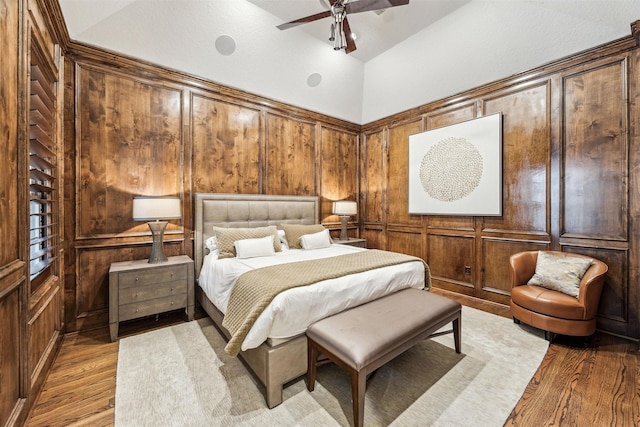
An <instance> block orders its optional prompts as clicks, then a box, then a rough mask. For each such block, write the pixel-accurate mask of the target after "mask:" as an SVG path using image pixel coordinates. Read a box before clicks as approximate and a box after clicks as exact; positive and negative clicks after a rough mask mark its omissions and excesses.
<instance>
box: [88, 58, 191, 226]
mask: <svg viewBox="0 0 640 427" xmlns="http://www.w3.org/2000/svg"><path fill="white" fill-rule="evenodd" d="M76 74H77V79H78V82H79V83H78V92H77V97H78V103H79V107H80V108H79V109H78V111H79V115H78V121H77V123H76V125H77V128H78V130H79V134H78V135H77V137H78V148H77V156H78V159H79V169H78V171H77V173H78V176H77V178H76V187H77V191H76V192H77V203H78V207H79V209H78V211H77V212H76V214H77V215H76V222H77V224H78V226H77V238H93V237H98V236H103V237H107V236H113V235H115V234H118V233H123V232H127V231H128V230H131V229H134V228H138V229H139V231H144V230H145V228H146V225H144V224H143V225H141V224H140V223H136V222H134V221H133V220H132V218H131V212H132V206H133V197H134V196H168V195H172V196H175V195H178V196H179V195H180V194H181V192H182V151H183V150H182V133H181V132H182V115H181V92H180V91H179V90H177V89H171V88H166V87H162V86H160V85H158V84H153V83H147V82H145V81H142V80H139V79H135V78H132V77H130V76H121V75H118V74H112V73H108V72H105V71H104V70H98V69H95V68H93V67H91V66H88V65H84V64H81V65H79V67H78V69H77V71H76Z"/></svg>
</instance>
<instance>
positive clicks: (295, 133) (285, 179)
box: [266, 114, 317, 196]
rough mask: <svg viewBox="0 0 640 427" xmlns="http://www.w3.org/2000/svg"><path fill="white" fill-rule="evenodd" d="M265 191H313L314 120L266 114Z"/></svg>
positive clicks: (295, 193)
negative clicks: (308, 120)
mask: <svg viewBox="0 0 640 427" xmlns="http://www.w3.org/2000/svg"><path fill="white" fill-rule="evenodd" d="M266 128H267V129H266V133H267V162H266V170H267V176H266V179H267V191H266V193H267V194H284V195H291V196H313V195H315V194H316V173H317V170H316V168H317V165H316V134H315V132H316V127H315V124H314V123H310V122H307V121H301V120H296V119H291V118H289V117H284V116H280V115H275V114H267V126H266Z"/></svg>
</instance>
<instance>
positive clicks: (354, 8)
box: [277, 0, 409, 53]
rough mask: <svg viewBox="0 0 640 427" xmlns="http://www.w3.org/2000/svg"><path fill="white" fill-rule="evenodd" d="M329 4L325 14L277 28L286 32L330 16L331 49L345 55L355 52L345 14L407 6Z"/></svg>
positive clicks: (380, 0)
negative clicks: (343, 52)
mask: <svg viewBox="0 0 640 427" xmlns="http://www.w3.org/2000/svg"><path fill="white" fill-rule="evenodd" d="M329 3H330V4H331V8H330V9H329V10H327V11H325V12H320V13H316V14H315V15H309V16H305V17H304V18H300V19H296V20H295V21H291V22H286V23H284V24H280V25H278V27H277V28H279V29H281V30H286V29H288V28H291V27H295V26H297V25H301V24H306V23H307V22H313V21H317V20H318V19H323V18H328V17H329V16H331V17H333V22H332V23H331V33H330V36H329V41H332V42H333V49H334V50H344V51H345V53H350V52H353V51H354V50H356V43H355V41H354V40H353V37H352V35H351V34H352V33H351V27H350V26H349V21H348V20H347V14H351V13H360V12H368V11H371V10H381V9H387V8H390V7H395V6H402V5H405V4H409V0H354V1H350V0H329Z"/></svg>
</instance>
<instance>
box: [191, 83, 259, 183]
mask: <svg viewBox="0 0 640 427" xmlns="http://www.w3.org/2000/svg"><path fill="white" fill-rule="evenodd" d="M191 131H192V144H193V159H192V164H193V178H192V179H193V183H192V185H193V192H194V193H199V192H201V193H239V194H242V193H247V194H256V193H260V189H261V184H262V183H261V181H260V170H261V167H262V161H261V159H262V150H263V144H262V142H261V138H260V136H261V135H260V111H259V110H257V109H255V108H249V107H246V106H243V105H238V104H234V103H231V102H228V101H222V100H217V99H212V98H208V97H206V96H203V95H193V96H192V98H191Z"/></svg>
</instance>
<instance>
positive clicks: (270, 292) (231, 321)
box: [222, 250, 431, 356]
mask: <svg viewBox="0 0 640 427" xmlns="http://www.w3.org/2000/svg"><path fill="white" fill-rule="evenodd" d="M412 261H420V262H422V263H423V264H424V270H425V273H424V274H425V287H426V288H427V289H428V288H430V287H431V274H430V270H429V266H428V265H427V264H426V263H425V262H424V261H423V260H422V259H420V258H417V257H414V256H410V255H405V254H400V253H397V252H387V251H380V250H369V251H362V252H355V253H353V254H347V255H340V256H335V257H330V258H323V259H317V260H312V261H300V262H292V263H287V264H280V265H274V266H270V267H264V268H257V269H255V270H251V271H248V272H246V273H243V274H242V275H240V277H238V279H237V280H236V283H235V284H234V286H233V290H232V291H231V297H230V299H229V305H228V306H227V313H226V314H225V316H224V320H223V321H222V326H224V327H225V328H226V329H227V330H228V331H229V332H230V333H231V339H230V340H229V342H228V343H227V346H226V347H225V348H224V351H225V352H226V353H227V354H228V355H229V356H237V355H238V353H239V352H240V347H241V345H242V342H243V341H244V339H245V337H246V336H247V334H248V333H249V330H250V329H251V327H252V326H253V324H254V323H255V321H256V319H258V316H260V314H261V313H262V311H263V310H264V309H265V307H266V306H267V305H269V303H270V302H271V301H272V300H273V299H274V298H275V297H276V295H278V294H279V293H280V292H282V291H285V290H287V289H290V288H295V287H298V286H305V285H310V284H313V283H316V282H319V281H322V280H329V279H335V278H337V277H342V276H346V275H348V274H355V273H361V272H363V271H367V270H372V269H374V268H381V267H387V266H390V265H395V264H402V263H405V262H412Z"/></svg>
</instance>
